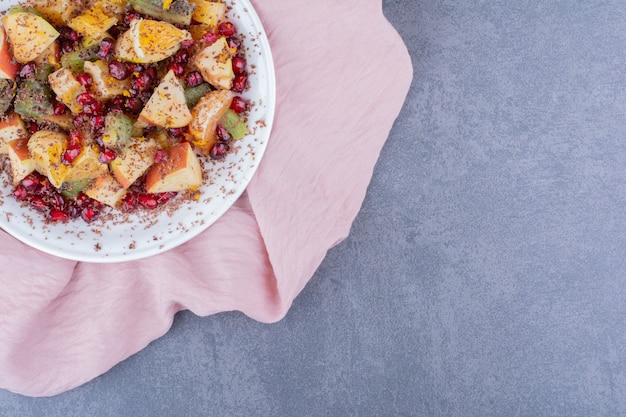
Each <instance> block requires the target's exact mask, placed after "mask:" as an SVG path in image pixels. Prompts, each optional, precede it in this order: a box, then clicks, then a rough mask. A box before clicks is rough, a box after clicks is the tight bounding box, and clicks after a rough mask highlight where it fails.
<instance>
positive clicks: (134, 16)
mask: <svg viewBox="0 0 626 417" xmlns="http://www.w3.org/2000/svg"><path fill="white" fill-rule="evenodd" d="M140 18H141V15H140V14H139V13H135V12H127V13H126V14H124V18H123V21H124V24H126V25H130V22H132V21H133V20H135V19H140Z"/></svg>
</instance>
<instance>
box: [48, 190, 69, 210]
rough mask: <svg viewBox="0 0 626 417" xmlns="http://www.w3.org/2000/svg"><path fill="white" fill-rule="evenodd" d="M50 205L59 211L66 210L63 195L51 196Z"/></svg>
mask: <svg viewBox="0 0 626 417" xmlns="http://www.w3.org/2000/svg"><path fill="white" fill-rule="evenodd" d="M48 203H49V205H50V207H51V208H54V209H57V210H63V209H65V199H64V198H63V197H62V196H61V194H53V195H51V196H50V199H49V202H48Z"/></svg>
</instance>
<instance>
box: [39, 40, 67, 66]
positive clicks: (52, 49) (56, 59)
mask: <svg viewBox="0 0 626 417" xmlns="http://www.w3.org/2000/svg"><path fill="white" fill-rule="evenodd" d="M35 64H37V65H52V67H53V68H54V69H55V70H57V69H59V68H61V45H60V43H59V41H58V40H56V41H54V42H52V43H51V44H50V46H48V47H47V48H46V50H45V51H43V52H42V53H41V55H39V56H38V57H37V58H35Z"/></svg>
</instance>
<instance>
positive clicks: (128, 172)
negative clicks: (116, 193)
mask: <svg viewBox="0 0 626 417" xmlns="http://www.w3.org/2000/svg"><path fill="white" fill-rule="evenodd" d="M135 140H136V142H135V143H133V144H132V145H130V146H127V147H126V148H125V149H124V151H123V152H122V153H121V154H120V155H118V156H117V158H116V159H115V160H113V161H112V162H111V163H110V164H109V167H110V169H111V172H112V173H113V175H114V176H115V179H116V180H117V181H118V182H119V183H120V184H121V186H122V187H124V188H128V187H130V186H131V185H132V184H133V183H134V182H135V181H136V180H137V178H139V177H140V176H142V175H143V174H144V173H145V172H146V171H147V170H148V168H150V166H151V165H152V164H153V163H154V155H155V154H156V152H157V150H158V148H159V145H158V144H157V143H156V142H155V141H154V140H152V139H144V138H138V139H135Z"/></svg>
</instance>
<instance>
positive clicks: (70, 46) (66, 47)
mask: <svg viewBox="0 0 626 417" xmlns="http://www.w3.org/2000/svg"><path fill="white" fill-rule="evenodd" d="M61 52H63V53H64V54H67V53H69V52H74V42H72V41H69V40H65V39H63V40H61Z"/></svg>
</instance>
